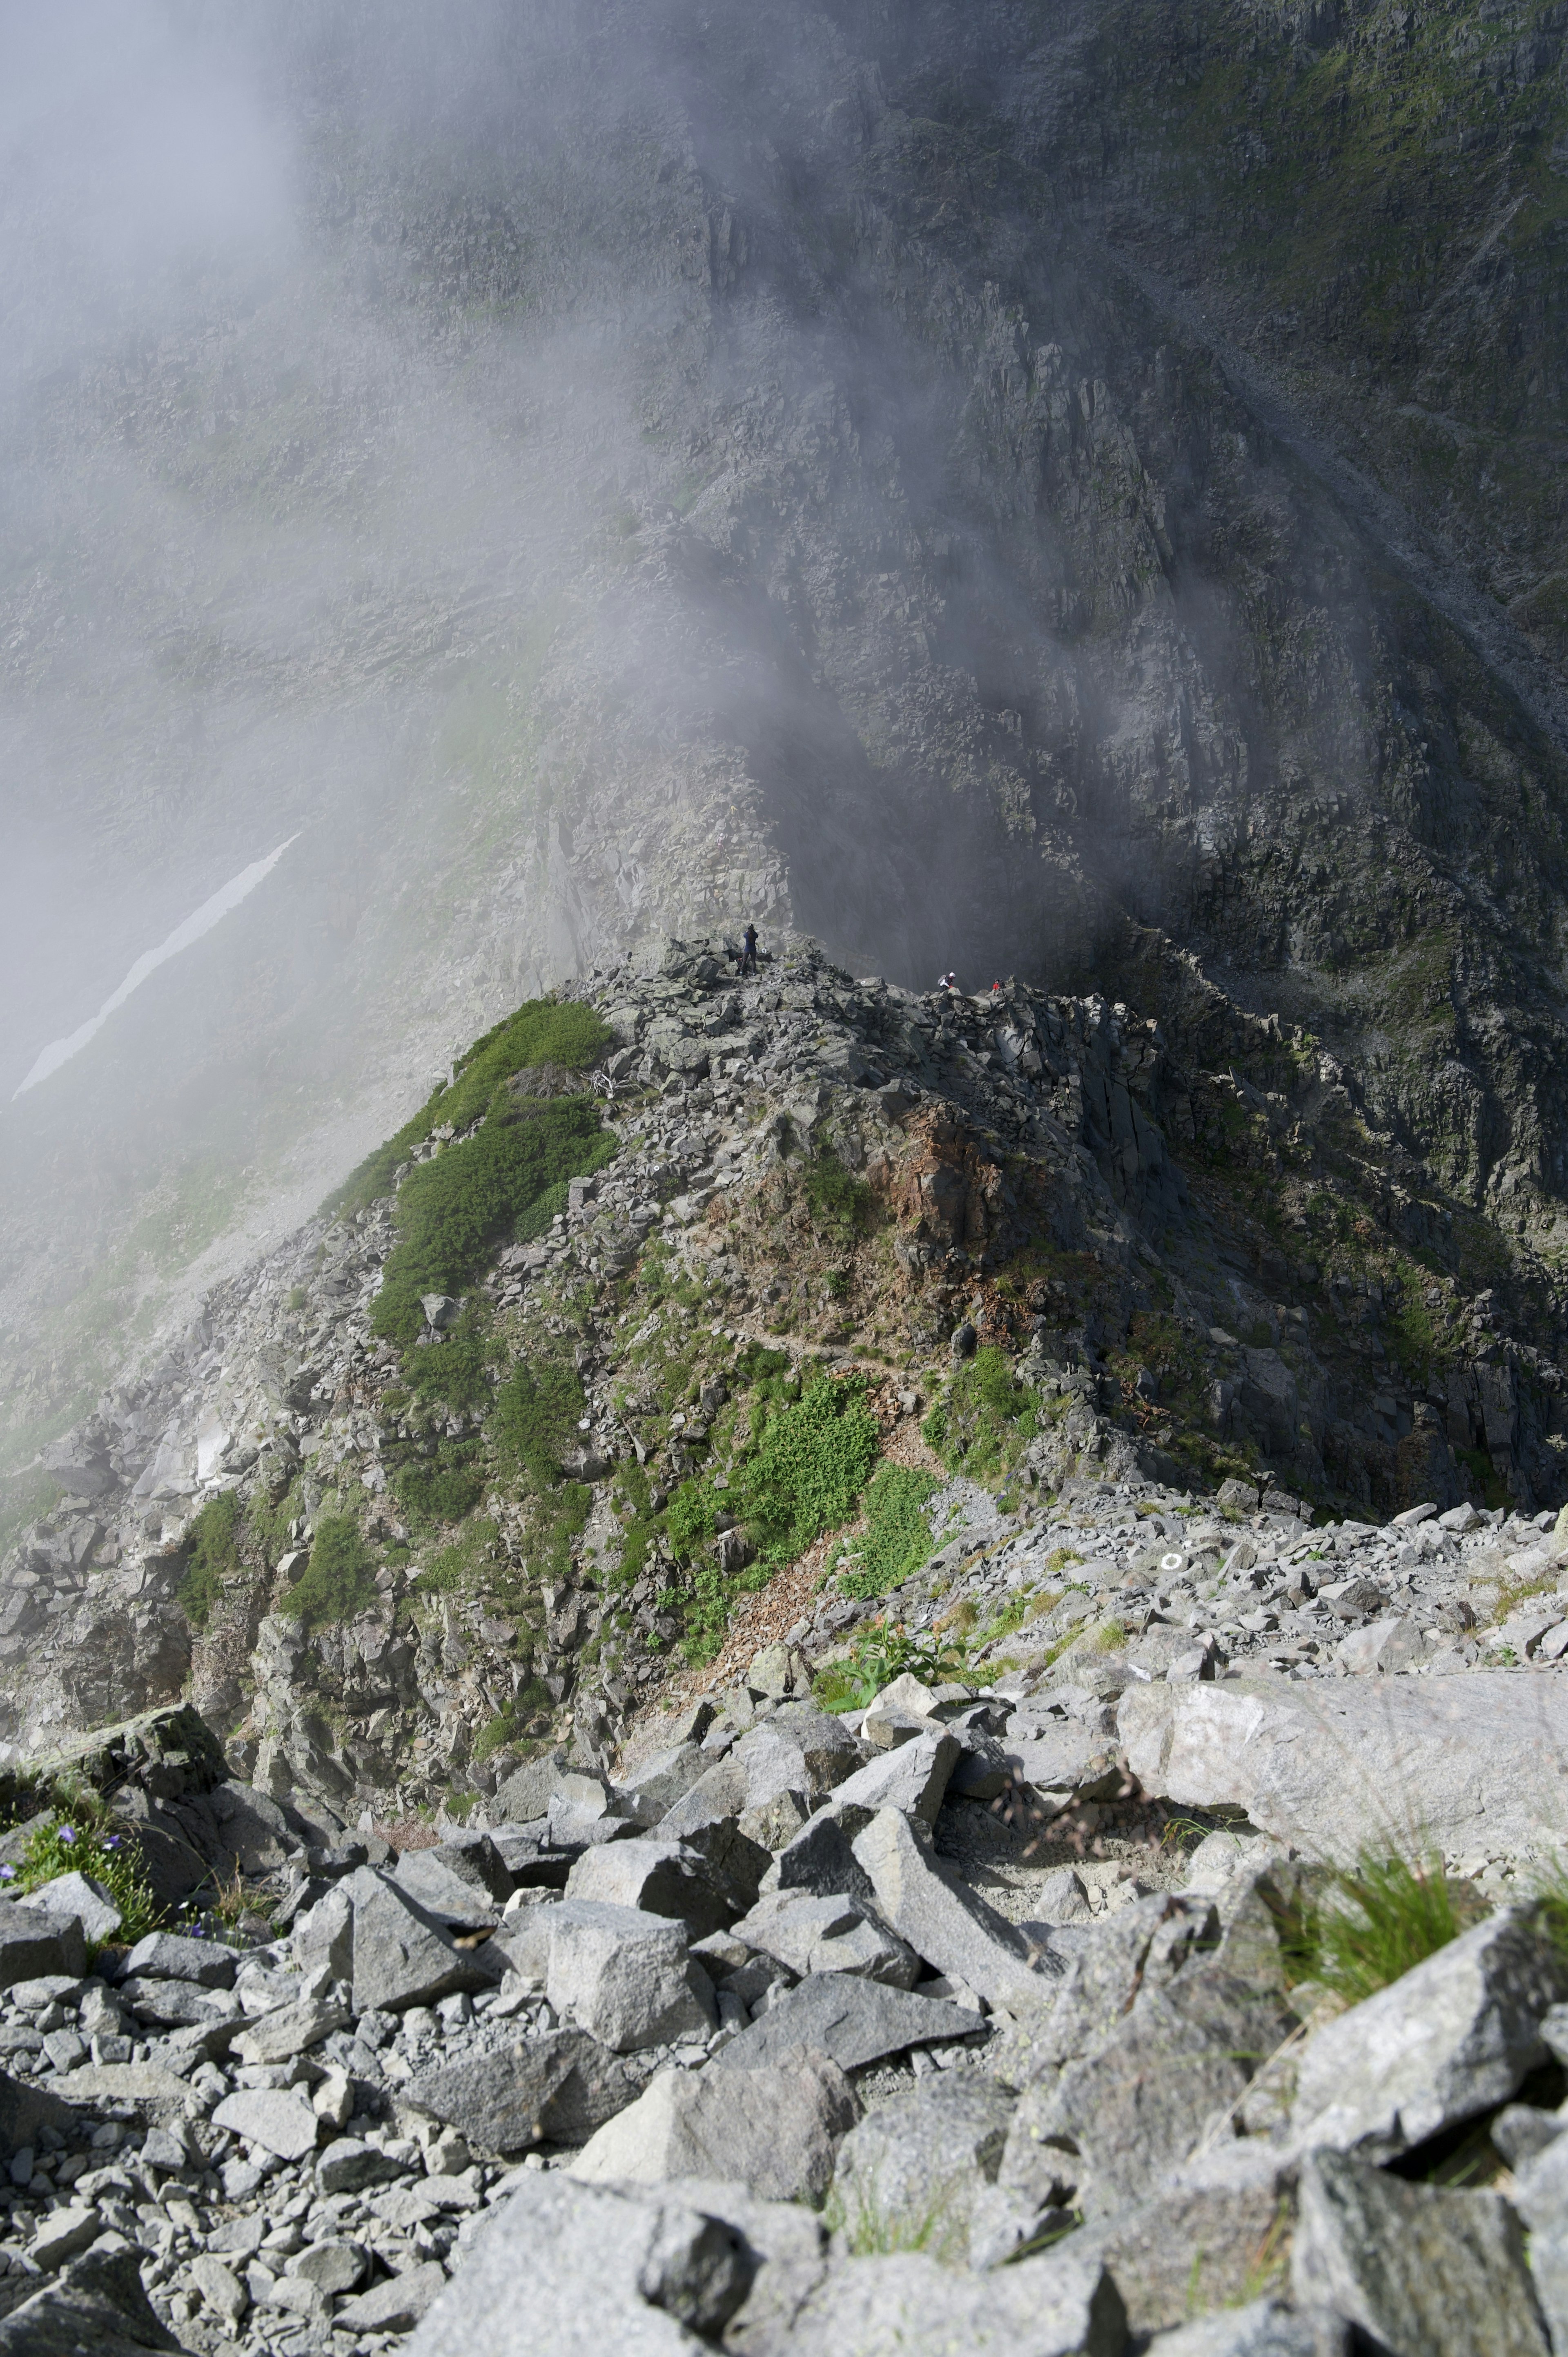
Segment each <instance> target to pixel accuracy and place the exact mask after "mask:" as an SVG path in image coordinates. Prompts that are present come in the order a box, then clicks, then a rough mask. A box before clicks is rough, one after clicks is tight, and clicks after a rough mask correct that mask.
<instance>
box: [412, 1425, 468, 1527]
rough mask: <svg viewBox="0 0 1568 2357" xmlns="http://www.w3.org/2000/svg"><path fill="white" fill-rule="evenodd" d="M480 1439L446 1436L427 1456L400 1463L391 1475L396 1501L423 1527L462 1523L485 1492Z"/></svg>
mask: <svg viewBox="0 0 1568 2357" xmlns="http://www.w3.org/2000/svg"><path fill="white" fill-rule="evenodd" d="M479 1460H480V1448H479V1444H478V1441H477V1440H463V1439H453V1438H449V1437H448V1438H443V1439H441V1440H437V1441H435V1443H434V1444H431V1445H430V1447H429V1453H428V1454H426V1455H421V1456H415V1457H413V1458H409V1459H407V1460H406V1461H405V1462H404V1463H403V1464H402V1465H400V1466H399V1467H398V1469H397V1471H396V1472H395V1473H394V1474H393V1476H392V1489H393V1491H394V1492H395V1493H396V1497H397V1501H398V1503H399V1505H400V1506H402V1508H403V1512H405V1513H406V1514H407V1515H408V1516H409V1518H410V1520H411V1521H412V1522H413V1523H417V1524H418V1525H419V1527H420V1528H421V1529H422V1530H426V1531H429V1530H435V1529H439V1528H440V1527H441V1526H442V1525H444V1524H446V1523H460V1522H461V1521H462V1520H463V1519H464V1517H465V1515H467V1514H471V1513H472V1512H473V1511H474V1508H475V1507H476V1506H477V1505H478V1502H479V1500H480V1499H481V1498H482V1497H483V1496H484V1494H485V1476H484V1469H483V1466H482V1464H481V1462H480V1461H479Z"/></svg>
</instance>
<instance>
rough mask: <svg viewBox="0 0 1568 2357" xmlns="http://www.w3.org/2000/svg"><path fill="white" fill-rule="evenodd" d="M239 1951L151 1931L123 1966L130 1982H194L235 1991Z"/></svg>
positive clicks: (135, 1947)
mask: <svg viewBox="0 0 1568 2357" xmlns="http://www.w3.org/2000/svg"><path fill="white" fill-rule="evenodd" d="M239 1960H240V1959H239V1951H238V1950H237V1949H234V1948H226V1947H224V1946H223V1945H222V1943H221V1942H220V1941H217V1940H188V1939H185V1938H183V1937H182V1936H181V1934H180V1933H178V1932H148V1933H147V1936H146V1938H145V1940H138V1941H137V1943H136V1944H135V1946H134V1948H133V1949H132V1950H131V1953H130V1954H129V1955H128V1956H127V1957H126V1958H125V1961H124V1964H123V1965H122V1966H121V1968H120V1969H121V1974H122V1975H123V1977H124V1978H125V1979H127V1980H132V1979H138V1980H145V1981H191V1982H194V1984H195V1985H196V1986H197V1987H198V1988H218V1989H226V1988H231V1987H232V1986H233V1985H234V1970H235V1966H236V1965H237V1964H238V1963H239Z"/></svg>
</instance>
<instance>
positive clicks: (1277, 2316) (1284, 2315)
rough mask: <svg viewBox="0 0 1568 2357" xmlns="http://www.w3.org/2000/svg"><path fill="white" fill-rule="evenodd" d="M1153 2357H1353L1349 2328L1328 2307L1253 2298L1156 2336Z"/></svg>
mask: <svg viewBox="0 0 1568 2357" xmlns="http://www.w3.org/2000/svg"><path fill="white" fill-rule="evenodd" d="M1149 2357H1350V2328H1349V2326H1348V2324H1347V2323H1346V2321H1345V2319H1344V2318H1343V2317H1342V2316H1336V2315H1335V2313H1334V2311H1333V2309H1329V2308H1287V2307H1286V2306H1285V2304H1284V2302H1283V2300H1278V2299H1254V2300H1249V2301H1248V2303H1247V2305H1246V2306H1245V2307H1244V2308H1231V2309H1224V2310H1223V2311H1222V2312H1221V2313H1220V2314H1219V2315H1218V2316H1201V2317H1199V2318H1198V2319H1197V2322H1196V2323H1193V2324H1183V2325H1178V2326H1177V2327H1176V2330H1174V2331H1172V2332H1161V2333H1158V2334H1156V2335H1155V2339H1154V2340H1153V2341H1150V2343H1149Z"/></svg>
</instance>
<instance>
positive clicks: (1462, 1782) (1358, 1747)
mask: <svg viewBox="0 0 1568 2357" xmlns="http://www.w3.org/2000/svg"><path fill="white" fill-rule="evenodd" d="M1116 1725H1117V1731H1118V1734H1119V1736H1120V1738H1121V1741H1122V1747H1123V1749H1124V1750H1125V1752H1126V1756H1127V1764H1128V1767H1129V1768H1130V1770H1132V1773H1133V1775H1134V1776H1135V1777H1136V1778H1137V1780H1138V1782H1139V1783H1140V1784H1141V1785H1142V1786H1143V1788H1144V1792H1147V1793H1149V1794H1151V1795H1152V1796H1155V1797H1156V1798H1159V1799H1163V1800H1171V1801H1177V1802H1181V1803H1185V1804H1186V1805H1187V1806H1189V1807H1201V1808H1208V1807H1212V1806H1213V1805H1215V1804H1216V1803H1219V1802H1230V1803H1235V1804H1236V1805H1238V1806H1240V1808H1242V1809H1244V1810H1245V1811H1246V1813H1247V1815H1248V1817H1249V1818H1250V1819H1251V1822H1252V1824H1255V1825H1260V1826H1262V1829H1263V1831H1264V1832H1265V1833H1271V1834H1273V1835H1276V1837H1277V1838H1278V1839H1280V1840H1281V1841H1286V1842H1291V1843H1293V1844H1294V1845H1295V1846H1296V1847H1298V1848H1300V1849H1304V1850H1305V1851H1307V1852H1308V1853H1309V1854H1312V1855H1315V1856H1319V1857H1333V1858H1339V1859H1342V1860H1347V1861H1348V1860H1349V1859H1352V1858H1354V1857H1355V1855H1356V1852H1357V1851H1358V1849H1359V1847H1360V1846H1361V1845H1362V1844H1363V1843H1364V1842H1365V1841H1366V1840H1367V1839H1368V1838H1369V1835H1371V1836H1374V1837H1380V1836H1381V1835H1383V1834H1385V1833H1386V1834H1387V1835H1388V1837H1389V1839H1390V1844H1391V1849H1392V1850H1393V1851H1394V1852H1395V1853H1396V1854H1398V1853H1402V1852H1403V1851H1404V1850H1405V1849H1407V1848H1408V1846H1409V1844H1410V1833H1409V1828H1410V1827H1411V1826H1412V1825H1419V1827H1420V1828H1421V1835H1422V1839H1423V1842H1424V1843H1426V1844H1429V1845H1430V1846H1432V1847H1434V1848H1435V1849H1440V1850H1442V1851H1443V1852H1444V1853H1445V1854H1447V1855H1455V1854H1456V1855H1458V1856H1461V1857H1474V1856H1477V1855H1479V1856H1482V1857H1498V1856H1509V1855H1511V1854H1520V1853H1523V1854H1531V1853H1544V1854H1547V1855H1550V1854H1552V1852H1553V1851H1554V1850H1555V1849H1556V1847H1557V1846H1558V1845H1559V1843H1560V1841H1561V1838H1562V1828H1561V1825H1560V1824H1559V1823H1558V1821H1557V1816H1556V1797H1555V1786H1554V1784H1553V1782H1552V1780H1551V1779H1550V1778H1543V1777H1542V1776H1541V1772H1540V1770H1541V1760H1556V1759H1561V1758H1563V1757H1564V1756H1565V1755H1568V1680H1564V1679H1563V1678H1561V1677H1557V1676H1555V1675H1552V1674H1541V1675H1539V1676H1528V1677H1524V1676H1520V1675H1519V1674H1517V1673H1515V1672H1512V1671H1509V1670H1477V1671H1472V1672H1470V1673H1468V1674H1466V1676H1464V1677H1452V1678H1391V1679H1386V1678H1380V1679H1378V1680H1376V1681H1375V1682H1373V1683H1370V1684H1369V1683H1368V1682H1366V1681H1364V1680H1362V1679H1359V1678H1355V1679H1338V1680H1336V1681H1334V1682H1333V1683H1332V1684H1325V1683H1321V1682H1318V1681H1314V1683H1313V1684H1310V1685H1300V1684H1293V1683H1291V1682H1290V1681H1289V1680H1286V1679H1283V1678H1262V1677H1258V1678H1227V1679H1224V1680H1222V1681H1219V1682H1217V1683H1216V1684H1213V1685H1197V1686H1186V1687H1180V1688H1178V1687H1175V1686H1168V1685H1165V1684H1160V1683H1155V1684H1151V1685H1144V1684H1136V1685H1132V1686H1129V1687H1128V1688H1127V1691H1126V1692H1125V1694H1124V1695H1122V1701H1121V1704H1120V1706H1119V1707H1118V1711H1117V1718H1116Z"/></svg>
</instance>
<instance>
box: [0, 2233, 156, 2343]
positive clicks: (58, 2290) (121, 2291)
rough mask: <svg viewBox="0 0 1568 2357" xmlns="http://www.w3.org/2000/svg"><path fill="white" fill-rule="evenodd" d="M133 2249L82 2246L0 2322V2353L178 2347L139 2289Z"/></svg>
mask: <svg viewBox="0 0 1568 2357" xmlns="http://www.w3.org/2000/svg"><path fill="white" fill-rule="evenodd" d="M141 2259H142V2254H141V2253H140V2252H139V2251H135V2250H128V2251H115V2252H113V2253H109V2252H104V2251H88V2252H85V2253H84V2254H83V2255H82V2256H81V2258H80V2259H76V2260H74V2261H73V2262H72V2264H71V2265H70V2266H69V2267H67V2268H66V2270H65V2272H64V2273H63V2274H62V2275H60V2276H58V2277H57V2278H56V2279H55V2281H54V2282H53V2283H50V2284H48V2285H47V2286H46V2287H45V2288H44V2289H43V2290H42V2291H37V2292H35V2293H34V2294H33V2296H32V2298H30V2299H25V2300H24V2301H23V2302H22V2304H21V2306H20V2307H19V2308H14V2309H12V2310H11V2313H10V2315H9V2316H7V2317H6V2318H5V2319H4V2321H0V2357H82V2352H83V2351H85V2350H91V2352H92V2357H145V2352H147V2351H148V2350H149V2349H156V2350H165V2349H178V2347H179V2345H180V2344H179V2342H178V2341H177V2340H176V2339H175V2337H174V2335H173V2333H172V2332H170V2331H169V2330H168V2328H167V2327H166V2325H165V2324H164V2323H163V2322H162V2320H161V2319H160V2318H159V2317H158V2315H157V2314H156V2310H155V2309H154V2308H153V2304H152V2302H151V2300H149V2299H148V2298H147V2295H146V2293H145V2291H144V2290H143V2288H142V2269H141Z"/></svg>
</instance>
